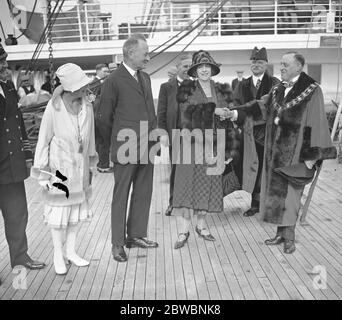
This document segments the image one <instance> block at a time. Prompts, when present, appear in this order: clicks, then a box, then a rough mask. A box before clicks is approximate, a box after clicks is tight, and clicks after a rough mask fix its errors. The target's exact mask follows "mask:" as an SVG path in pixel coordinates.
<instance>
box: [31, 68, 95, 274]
mask: <svg viewBox="0 0 342 320" xmlns="http://www.w3.org/2000/svg"><path fill="white" fill-rule="evenodd" d="M56 75H57V76H58V77H59V79H60V81H61V86H60V87H58V88H56V90H55V92H54V95H53V97H52V99H51V100H50V101H49V103H48V105H47V107H46V109H45V112H44V115H43V119H42V122H41V126H40V129H39V137H38V143H37V148H36V152H35V157H34V165H33V167H32V169H31V176H32V177H34V178H36V179H38V182H39V184H40V185H41V186H42V187H43V199H44V201H45V209H44V219H45V223H46V224H47V225H48V226H50V228H51V235H52V241H53V245H54V259H53V260H54V266H55V271H56V273H57V274H65V273H66V272H67V268H66V264H65V260H64V259H66V261H71V262H72V263H74V264H75V265H76V266H78V267H83V266H87V265H89V262H88V261H86V260H84V259H82V258H81V257H79V256H78V255H77V254H76V252H75V242H76V234H77V225H78V223H79V222H80V221H83V220H89V218H91V216H92V214H91V211H90V208H89V204H88V199H89V197H90V192H91V176H92V172H90V168H96V162H97V154H96V151H95V135H94V116H93V108H92V105H91V103H89V102H88V101H87V99H86V98H87V97H86V94H87V85H88V84H89V82H90V81H91V79H90V78H88V77H87V76H86V74H85V73H84V72H83V70H82V69H81V68H80V67H79V66H77V65H75V64H72V63H67V64H65V65H62V66H61V67H60V68H59V69H58V70H57V71H56ZM63 185H64V186H65V187H66V188H67V189H66V188H65V187H63ZM64 232H65V234H66V239H65V240H66V241H65V242H66V248H65V249H66V250H65V256H64V254H63V250H62V247H63V241H62V239H63V234H64Z"/></svg>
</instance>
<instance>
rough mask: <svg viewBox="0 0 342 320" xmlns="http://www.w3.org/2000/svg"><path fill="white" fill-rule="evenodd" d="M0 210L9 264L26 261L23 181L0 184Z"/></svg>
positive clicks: (25, 213)
mask: <svg viewBox="0 0 342 320" xmlns="http://www.w3.org/2000/svg"><path fill="white" fill-rule="evenodd" d="M0 210H1V211H2V216H3V218H4V223H5V236H6V240H7V243H8V247H9V253H10V259H11V266H12V268H13V267H14V266H16V265H20V264H23V263H25V262H27V260H28V259H29V256H28V255H27V238H26V226H27V221H28V212H27V202H26V193H25V185H24V181H21V182H16V183H9V184H0Z"/></svg>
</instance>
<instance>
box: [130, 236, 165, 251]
mask: <svg viewBox="0 0 342 320" xmlns="http://www.w3.org/2000/svg"><path fill="white" fill-rule="evenodd" d="M157 247H158V243H157V242H155V241H152V240H148V239H145V238H131V239H127V243H126V248H128V249H130V248H144V249H147V248H157Z"/></svg>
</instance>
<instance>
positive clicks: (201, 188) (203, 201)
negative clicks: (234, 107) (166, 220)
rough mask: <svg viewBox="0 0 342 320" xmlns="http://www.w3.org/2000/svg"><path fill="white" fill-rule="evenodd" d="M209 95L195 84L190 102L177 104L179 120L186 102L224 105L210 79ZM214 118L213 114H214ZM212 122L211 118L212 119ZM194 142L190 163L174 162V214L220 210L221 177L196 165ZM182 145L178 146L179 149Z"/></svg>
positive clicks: (221, 199) (205, 167) (221, 206)
mask: <svg viewBox="0 0 342 320" xmlns="http://www.w3.org/2000/svg"><path fill="white" fill-rule="evenodd" d="M211 91H212V95H213V96H212V97H210V98H207V97H206V96H205V94H204V91H203V90H202V88H201V87H200V84H199V83H197V86H196V89H195V91H194V92H193V94H192V96H191V97H190V99H189V101H187V102H186V103H182V104H181V105H180V110H181V119H182V122H183V118H184V112H186V108H187V107H188V106H189V105H193V106H194V107H195V108H196V107H199V106H200V104H203V103H208V102H214V103H215V105H216V107H221V108H224V107H227V103H226V102H225V101H224V99H223V97H222V96H221V95H220V94H219V93H218V92H217V91H216V90H215V86H214V82H211ZM213 117H214V115H213ZM213 123H214V121H213ZM194 149H195V143H193V142H192V143H191V164H177V166H176V175H175V186H174V195H173V207H174V210H173V214H176V215H177V214H182V213H183V212H184V210H187V209H192V210H193V213H194V214H198V213H200V212H201V213H203V211H205V212H222V210H223V191H222V176H221V175H207V168H208V165H206V164H205V163H204V164H195V152H194ZM182 150H183V148H182V146H181V152H182ZM181 159H182V157H181Z"/></svg>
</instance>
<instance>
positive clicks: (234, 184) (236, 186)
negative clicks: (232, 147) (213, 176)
mask: <svg viewBox="0 0 342 320" xmlns="http://www.w3.org/2000/svg"><path fill="white" fill-rule="evenodd" d="M222 189H223V196H224V197H225V196H227V195H228V194H231V193H232V192H234V191H238V190H241V185H240V182H239V179H238V177H237V175H236V173H235V171H234V167H233V165H232V164H227V165H226V168H225V170H224V172H223V174H222Z"/></svg>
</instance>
